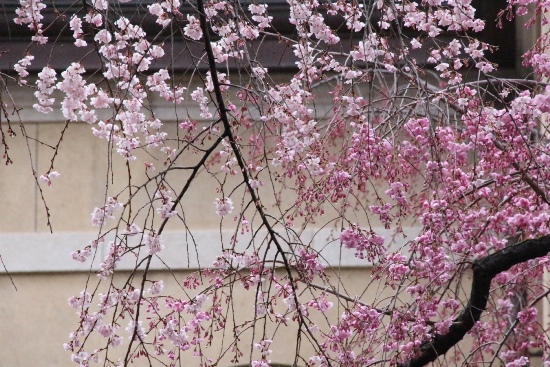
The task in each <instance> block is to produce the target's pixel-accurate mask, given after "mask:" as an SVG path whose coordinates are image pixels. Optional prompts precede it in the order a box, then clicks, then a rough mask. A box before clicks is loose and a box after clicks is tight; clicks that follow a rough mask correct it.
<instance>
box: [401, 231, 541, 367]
mask: <svg viewBox="0 0 550 367" xmlns="http://www.w3.org/2000/svg"><path fill="white" fill-rule="evenodd" d="M549 252H550V235H548V236H543V237H539V238H535V239H530V240H525V241H523V242H520V243H518V244H516V245H513V246H509V247H506V248H504V249H502V250H500V251H498V252H495V253H494V254H491V255H489V256H486V257H484V258H482V259H479V260H477V261H475V262H474V264H473V265H472V270H473V273H474V276H473V280H472V290H471V292H470V299H469V301H468V304H467V305H466V307H465V308H464V310H462V312H461V313H460V315H459V316H458V317H457V318H456V319H455V320H454V322H453V324H452V325H451V327H450V328H449V332H448V333H447V334H444V335H441V334H436V335H435V336H434V337H433V339H432V340H431V341H430V342H426V343H424V344H423V345H422V346H421V347H420V350H419V352H418V354H417V356H416V357H414V358H412V359H410V360H407V361H405V362H402V363H400V364H399V366H400V367H421V366H425V365H426V364H428V363H430V362H433V361H435V360H436V359H437V358H438V357H439V356H441V355H444V354H445V353H447V351H448V350H449V349H451V348H452V347H453V346H454V345H456V344H457V343H458V342H459V341H460V340H462V338H464V336H465V335H466V333H467V332H468V331H470V329H471V328H472V327H473V326H474V324H475V323H476V322H477V321H478V320H479V318H480V317H481V313H482V312H483V311H484V310H485V307H486V306H487V300H488V298H489V291H490V286H491V281H492V280H493V278H494V277H495V276H496V275H497V274H499V273H501V272H503V271H506V270H508V269H510V268H511V267H512V266H514V265H517V264H521V263H523V262H526V261H528V260H532V259H536V258H538V257H542V256H545V255H547V254H548V253H549Z"/></svg>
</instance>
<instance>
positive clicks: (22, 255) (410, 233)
mask: <svg viewBox="0 0 550 367" xmlns="http://www.w3.org/2000/svg"><path fill="white" fill-rule="evenodd" d="M418 229H419V228H418V227H406V228H403V233H400V234H397V235H394V234H393V233H392V232H390V231H389V230H385V229H383V228H381V229H377V228H375V229H374V230H375V232H377V233H378V234H380V235H381V236H383V237H384V238H385V240H386V245H387V246H388V247H389V249H390V251H391V250H396V249H399V248H401V247H402V246H404V245H405V244H406V242H407V241H408V240H410V239H412V238H414V237H415V236H416V234H417V233H418ZM233 234H234V233H233V232H231V231H222V232H220V231H219V230H200V231H194V232H193V233H192V236H191V235H190V233H188V232H184V231H167V232H165V233H163V235H162V243H163V244H164V249H163V250H162V251H161V252H159V253H158V254H157V255H158V256H155V257H154V259H153V261H152V263H151V270H168V269H171V270H196V269H199V268H205V267H206V268H208V267H212V266H213V263H214V261H215V260H216V259H217V257H218V256H220V255H221V254H222V251H223V248H222V243H223V244H226V246H229V244H230V240H231V237H232V236H233ZM337 235H338V234H336V233H335V232H334V231H331V230H327V229H322V230H316V229H308V230H306V231H303V232H302V233H301V234H300V241H301V243H303V244H305V245H308V246H310V247H311V248H312V249H314V250H315V251H318V252H319V254H320V256H321V258H322V262H324V263H326V264H327V265H329V266H331V267H367V266H370V265H372V264H370V263H369V262H368V261H367V260H366V259H360V258H358V257H356V256H355V251H354V250H353V249H346V248H342V247H341V245H340V241H339V239H338V238H337ZM405 235H406V236H407V237H405ZM96 237H97V234H94V233H91V232H71V233H68V232H66V233H54V234H50V233H3V234H0V255H1V256H2V261H3V263H4V265H5V268H4V267H2V266H0V273H6V270H7V271H8V272H9V273H43V272H85V271H89V270H93V271H96V270H99V269H100V263H101V262H102V261H103V259H104V258H105V255H106V253H107V243H104V244H103V245H100V246H98V248H97V252H96V253H95V254H92V255H91V256H90V257H89V258H88V261H86V262H85V263H79V262H77V261H75V260H73V259H72V258H71V252H73V251H76V250H78V249H82V248H84V247H85V246H86V245H87V244H89V243H90V241H92V240H94V239H95V238H96ZM264 238H265V235H264V234H262V233H259V234H257V235H256V240H252V236H251V235H250V234H249V235H248V236H247V234H245V235H242V236H239V242H238V243H237V245H236V249H237V251H239V252H242V253H252V251H253V250H252V249H251V248H253V247H256V248H258V247H259V248H260V249H261V250H260V251H261V252H262V253H264V251H265V250H264V249H265V248H266V245H265V243H262V239H264ZM287 240H289V241H290V242H294V243H296V238H294V239H292V238H287ZM107 241H108V240H107ZM107 241H106V242H107ZM135 241H139V238H135ZM136 244H137V242H136ZM288 249H289V248H288V246H287V248H286V249H285V251H286V250H288ZM275 254H276V251H275V246H274V245H271V246H270V249H269V251H268V254H267V258H271V259H272V258H274V256H275ZM94 255H95V256H94ZM144 256H146V250H145V248H143V249H142V251H141V254H140V255H139V257H132V256H131V255H129V256H128V255H126V256H125V257H124V258H123V260H122V261H121V262H120V263H119V264H118V266H117V269H118V270H132V269H134V267H135V265H136V263H137V262H139V260H140V259H142V258H143V257H144ZM279 260H280V256H279Z"/></svg>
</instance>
